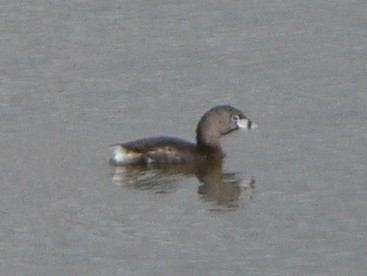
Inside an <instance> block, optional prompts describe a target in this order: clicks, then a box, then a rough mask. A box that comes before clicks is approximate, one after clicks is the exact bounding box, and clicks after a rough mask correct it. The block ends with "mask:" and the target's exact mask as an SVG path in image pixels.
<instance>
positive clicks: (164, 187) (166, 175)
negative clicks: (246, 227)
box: [113, 158, 255, 207]
mask: <svg viewBox="0 0 367 276" xmlns="http://www.w3.org/2000/svg"><path fill="white" fill-rule="evenodd" d="M113 170H114V172H113V181H114V182H115V183H116V184H118V185H128V186H130V187H134V188H137V189H142V190H148V189H149V190H155V191H156V192H157V193H170V192H173V191H175V190H176V188H177V185H178V183H179V182H180V181H179V180H181V179H182V178H187V177H192V176H196V178H197V179H198V180H199V182H200V186H199V188H198V194H199V195H200V196H201V197H202V198H203V199H205V200H208V201H212V202H215V203H217V204H219V205H222V206H228V207H237V206H238V200H239V198H240V196H241V194H242V195H243V196H247V198H248V199H252V197H253V193H254V187H255V180H254V178H253V177H251V178H250V179H247V180H246V179H244V178H243V177H241V176H240V174H239V173H234V172H224V171H223V159H221V158H220V159H219V158H218V159H215V160H210V161H208V160H205V161H200V162H192V163H187V164H180V165H175V164H148V165H124V166H115V167H113Z"/></svg>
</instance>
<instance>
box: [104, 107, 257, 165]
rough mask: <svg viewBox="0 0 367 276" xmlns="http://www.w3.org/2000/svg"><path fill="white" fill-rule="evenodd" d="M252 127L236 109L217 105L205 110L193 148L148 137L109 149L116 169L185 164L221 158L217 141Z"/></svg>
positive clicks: (163, 139) (185, 143)
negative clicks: (154, 164) (130, 165)
mask: <svg viewBox="0 0 367 276" xmlns="http://www.w3.org/2000/svg"><path fill="white" fill-rule="evenodd" d="M255 126H256V125H255V124H253V123H252V122H251V121H250V120H249V119H247V118H246V116H245V115H244V114H243V113H242V112H241V111H240V110H238V109H237V108H234V107H232V106H230V105H219V106H215V107H213V108H211V109H210V110H208V111H207V112H206V113H205V114H204V115H203V116H202V117H201V119H200V121H199V123H198V125H197V128H196V144H195V143H192V142H188V141H185V140H181V139H178V138H173V137H165V136H159V137H151V138H144V139H139V140H135V141H131V142H127V143H123V144H115V145H112V149H113V157H112V158H111V159H110V163H111V164H112V165H115V166H120V165H127V164H150V163H156V164H159V163H166V164H167V163H177V164H178V163H184V162H190V161H194V160H199V159H205V158H212V157H213V158H215V157H220V158H221V157H223V156H224V155H223V152H222V149H221V146H220V138H221V137H222V136H223V135H226V134H228V133H230V132H232V131H234V130H236V129H239V128H244V129H251V128H254V127H255Z"/></svg>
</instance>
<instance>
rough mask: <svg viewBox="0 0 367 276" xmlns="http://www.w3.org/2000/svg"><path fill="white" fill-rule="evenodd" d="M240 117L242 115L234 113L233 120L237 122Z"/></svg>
mask: <svg viewBox="0 0 367 276" xmlns="http://www.w3.org/2000/svg"><path fill="white" fill-rule="evenodd" d="M239 119H240V117H239V116H238V115H237V114H234V115H232V120H233V121H235V122H237V121H238V120H239Z"/></svg>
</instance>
